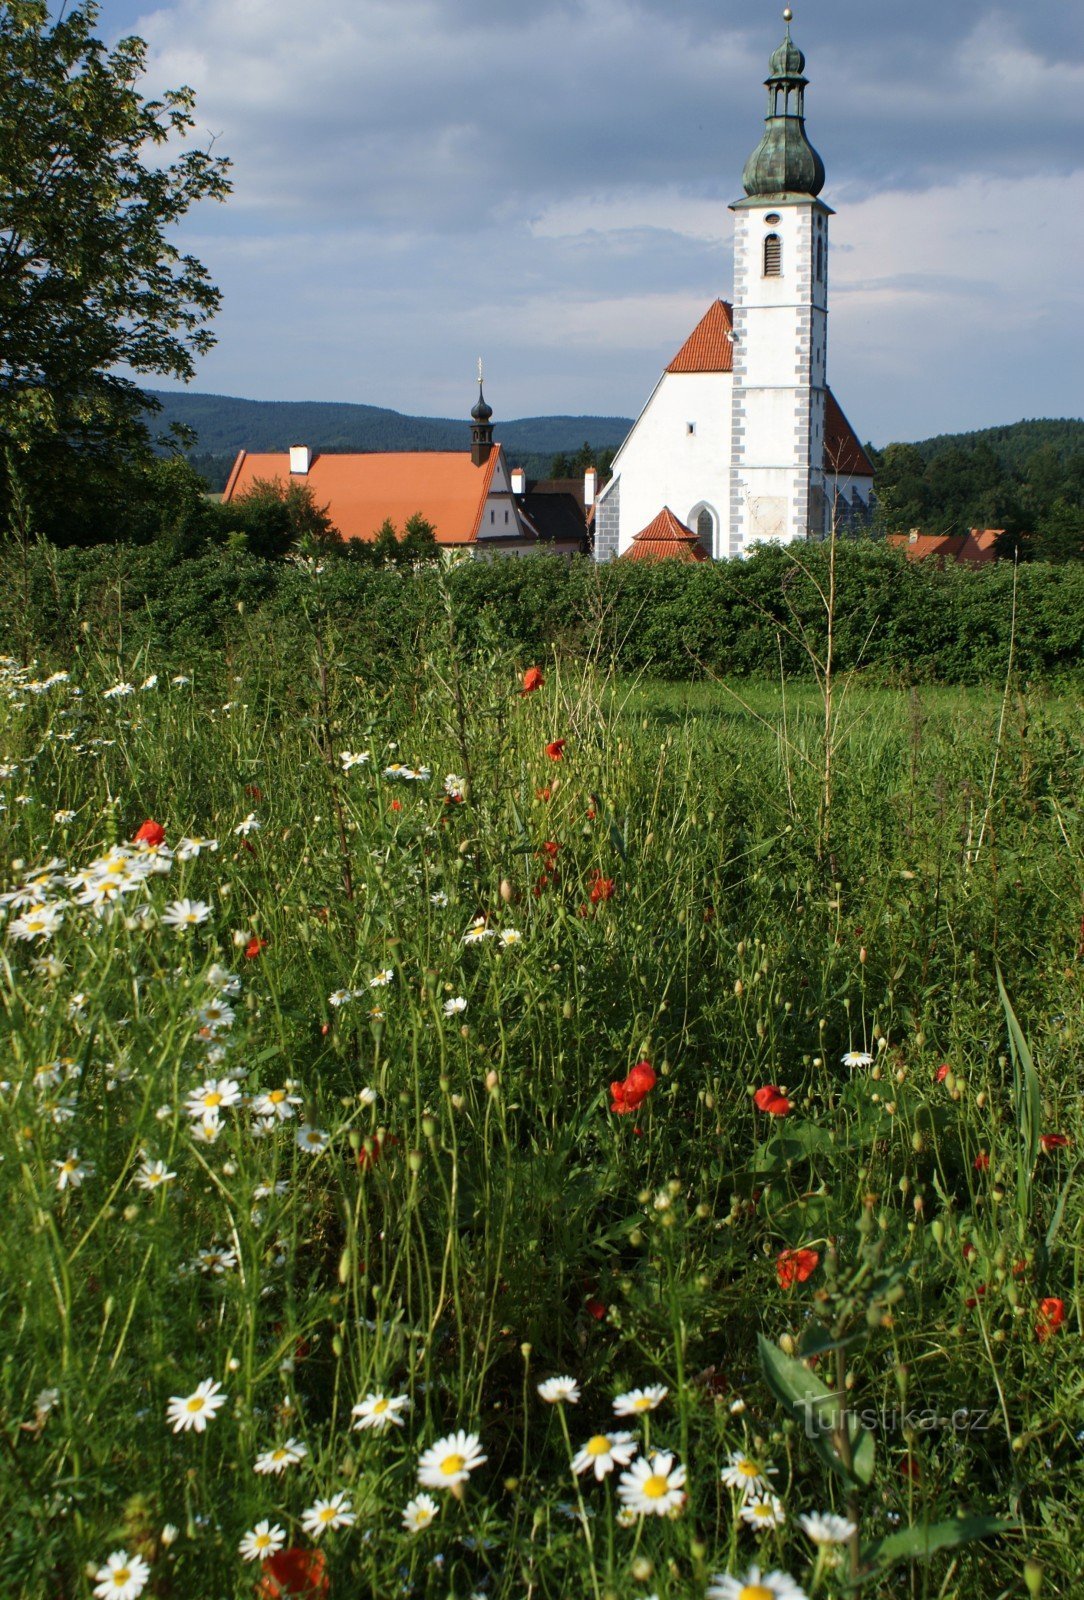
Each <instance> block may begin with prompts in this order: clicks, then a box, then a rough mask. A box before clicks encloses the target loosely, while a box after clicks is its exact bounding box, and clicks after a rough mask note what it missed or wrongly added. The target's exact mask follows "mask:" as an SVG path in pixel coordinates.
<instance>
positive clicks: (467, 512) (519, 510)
mask: <svg viewBox="0 0 1084 1600" xmlns="http://www.w3.org/2000/svg"><path fill="white" fill-rule="evenodd" d="M492 418H493V412H492V409H491V408H490V406H489V405H488V404H487V402H486V399H485V396H484V394H483V393H482V385H481V382H479V385H478V400H477V403H476V404H475V406H474V409H473V410H472V412H471V445H470V449H469V450H467V449H466V448H464V449H463V450H403V451H367V452H364V453H361V452H357V453H353V454H347V453H344V454H341V455H336V454H332V453H325V452H322V451H314V450H313V449H311V448H310V447H309V446H307V445H295V446H293V447H292V448H291V449H290V450H280V451H274V452H270V453H265V454H256V453H254V452H251V451H247V450H242V451H241V452H240V453H239V455H238V457H237V460H236V461H235V462H234V465H233V470H232V472H231V473H230V477H229V482H228V483H227V484H226V490H225V493H224V495H223V497H222V498H223V502H224V504H227V505H228V504H229V503H230V502H231V501H232V500H236V499H238V498H239V497H240V496H242V495H244V494H245V493H247V492H248V491H250V490H251V489H253V488H254V487H255V486H256V485H257V484H258V483H267V482H271V483H277V484H283V485H286V484H290V483H302V484H305V485H307V487H308V488H309V489H311V491H312V494H313V498H314V499H315V501H316V503H317V505H319V506H320V507H321V508H325V507H326V510H327V515H328V517H329V518H330V519H331V523H332V526H333V527H334V528H336V529H337V531H338V532H339V534H340V535H341V536H342V538H343V539H348V540H349V539H356V540H363V541H366V542H370V543H371V542H372V541H373V540H374V539H375V538H376V536H377V534H378V533H379V531H380V529H381V527H382V526H383V524H384V522H385V521H387V520H388V519H390V520H391V522H392V523H393V525H394V526H395V528H396V530H397V531H398V532H399V533H402V531H403V528H404V526H405V525H406V523H407V521H408V520H409V519H410V518H411V517H412V516H414V515H416V514H420V515H421V516H423V517H424V518H425V520H426V521H427V522H428V523H430V524H431V526H432V527H433V529H434V530H435V535H436V541H437V544H438V545H441V546H444V547H449V548H452V549H460V550H462V551H463V552H464V553H465V554H468V555H470V556H473V557H475V558H476V559H482V560H487V559H491V558H493V557H495V556H521V555H529V554H532V553H533V552H535V551H540V550H541V551H547V552H549V553H550V554H556V555H566V556H570V555H574V554H576V553H578V552H579V551H581V550H583V549H584V548H585V542H586V525H585V521H584V516H583V512H582V510H577V507H576V501H575V498H574V497H573V498H571V499H568V497H567V496H562V495H561V494H560V493H556V494H552V493H551V494H546V493H544V492H543V493H539V492H538V490H539V489H541V488H543V487H544V486H541V485H536V486H535V492H534V493H533V494H528V493H526V492H525V489H524V487H520V488H519V492H518V493H517V492H515V491H514V489H513V474H512V473H511V472H510V471H509V468H508V465H507V462H506V460H505V455H504V450H503V447H502V446H501V445H500V444H498V443H495V442H494V439H493V421H492ZM566 502H567V503H566Z"/></svg>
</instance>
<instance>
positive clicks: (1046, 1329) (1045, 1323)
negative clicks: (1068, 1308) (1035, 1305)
mask: <svg viewBox="0 0 1084 1600" xmlns="http://www.w3.org/2000/svg"><path fill="white" fill-rule="evenodd" d="M1064 1321H1065V1301H1064V1300H1056V1299H1053V1298H1051V1299H1049V1300H1040V1301H1039V1320H1038V1322H1037V1323H1036V1324H1035V1337H1036V1339H1038V1341H1039V1343H1040V1344H1045V1343H1046V1341H1047V1340H1048V1339H1050V1338H1052V1337H1053V1336H1054V1334H1055V1333H1057V1331H1058V1329H1059V1328H1060V1327H1061V1325H1062V1323H1063V1322H1064Z"/></svg>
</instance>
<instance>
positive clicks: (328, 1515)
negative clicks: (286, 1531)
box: [301, 1490, 357, 1539]
mask: <svg viewBox="0 0 1084 1600" xmlns="http://www.w3.org/2000/svg"><path fill="white" fill-rule="evenodd" d="M356 1521H357V1517H356V1516H355V1515H354V1513H353V1511H351V1509H350V1501H349V1499H348V1498H347V1496H346V1495H345V1494H343V1492H342V1491H341V1490H340V1491H339V1493H338V1494H333V1495H332V1497H331V1499H330V1500H317V1501H316V1502H315V1504H313V1505H311V1506H310V1507H309V1508H308V1510H307V1511H303V1512H302V1513H301V1526H302V1527H303V1528H304V1530H305V1532H306V1533H308V1534H311V1535H312V1537H313V1538H314V1539H319V1538H320V1536H321V1535H322V1534H323V1533H325V1532H326V1531H327V1529H328V1528H349V1527H350V1525H351V1523H354V1522H356Z"/></svg>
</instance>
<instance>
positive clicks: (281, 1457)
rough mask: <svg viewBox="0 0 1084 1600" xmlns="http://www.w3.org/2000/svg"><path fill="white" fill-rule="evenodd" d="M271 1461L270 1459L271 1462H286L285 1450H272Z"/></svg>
mask: <svg viewBox="0 0 1084 1600" xmlns="http://www.w3.org/2000/svg"><path fill="white" fill-rule="evenodd" d="M271 1459H272V1461H285V1460H286V1451H285V1450H272V1452H271Z"/></svg>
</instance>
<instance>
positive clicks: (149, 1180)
mask: <svg viewBox="0 0 1084 1600" xmlns="http://www.w3.org/2000/svg"><path fill="white" fill-rule="evenodd" d="M176 1176H177V1174H176V1173H175V1172H170V1171H169V1170H168V1168H167V1167H166V1164H165V1162H164V1161H148V1160H146V1158H144V1160H143V1163H142V1165H141V1166H140V1168H139V1171H138V1172H137V1173H136V1175H135V1181H136V1183H138V1185H139V1187H140V1188H141V1189H148V1190H153V1189H161V1188H162V1187H163V1186H164V1185H165V1184H167V1183H172V1182H173V1180H174V1178H175V1177H176Z"/></svg>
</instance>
